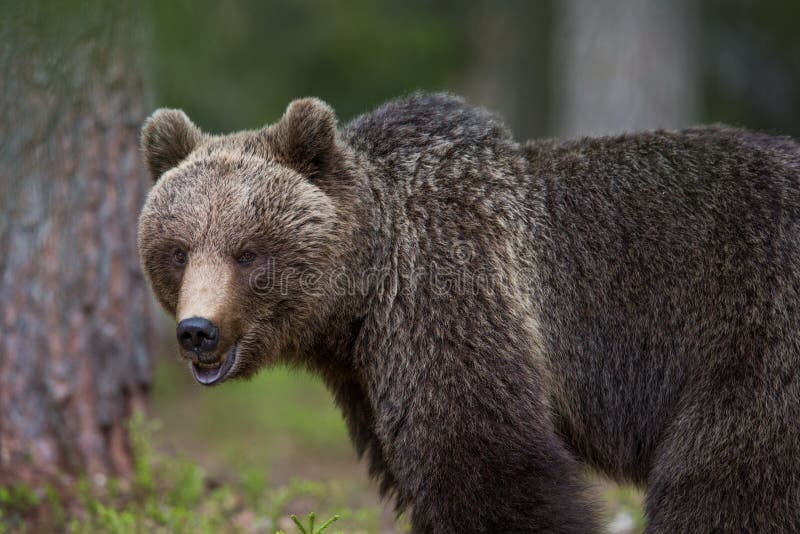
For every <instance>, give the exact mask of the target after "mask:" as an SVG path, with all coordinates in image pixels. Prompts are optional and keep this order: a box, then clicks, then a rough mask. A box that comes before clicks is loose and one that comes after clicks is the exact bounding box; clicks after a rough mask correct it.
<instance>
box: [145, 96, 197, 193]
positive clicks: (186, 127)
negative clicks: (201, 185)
mask: <svg viewBox="0 0 800 534" xmlns="http://www.w3.org/2000/svg"><path fill="white" fill-rule="evenodd" d="M202 138H203V133H202V132H201V131H200V128H198V127H197V126H195V125H194V123H192V121H190V120H189V117H187V116H186V113H184V112H183V111H181V110H179V109H163V108H162V109H159V110H156V111H155V112H154V113H153V114H152V115H150V117H148V118H147V120H146V121H144V125H143V126H142V138H141V147H142V153H143V154H144V161H145V164H146V165H147V170H148V171H150V176H152V178H153V181H154V182H155V181H157V180H158V179H159V178H160V177H161V175H162V174H164V173H165V172H167V171H168V170H170V169H172V168H173V167H176V166H177V165H178V164H179V163H180V162H181V161H183V160H184V159H185V158H186V156H188V155H189V153H191V151H192V150H194V148H195V147H196V146H197V145H198V143H200V141H201V139H202Z"/></svg>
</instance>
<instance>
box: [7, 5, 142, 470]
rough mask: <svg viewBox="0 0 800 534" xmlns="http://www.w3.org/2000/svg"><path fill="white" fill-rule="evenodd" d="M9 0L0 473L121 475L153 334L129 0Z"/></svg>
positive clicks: (127, 464) (135, 32) (134, 31)
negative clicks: (143, 266)
mask: <svg viewBox="0 0 800 534" xmlns="http://www.w3.org/2000/svg"><path fill="white" fill-rule="evenodd" d="M4 3H5V2H4ZM7 4H8V3H7ZM17 4H18V5H16V6H13V5H6V6H5V7H4V8H3V11H4V15H3V17H2V18H1V19H2V20H0V43H2V47H0V94H2V98H1V99H0V303H2V305H1V306H0V325H2V331H0V485H5V484H7V483H9V482H12V481H20V480H21V481H25V482H28V483H38V482H41V481H52V480H63V479H64V478H65V477H67V478H69V477H70V476H74V475H84V474H86V475H89V476H97V475H98V474H103V475H124V474H126V473H127V472H128V471H129V470H130V468H131V450H130V447H129V443H128V437H127V433H126V420H127V417H128V416H129V415H130V414H131V413H132V410H134V408H136V407H137V406H141V405H143V402H144V400H145V397H146V393H147V390H148V386H149V384H150V369H151V357H150V355H151V350H150V349H151V346H150V338H151V337H152V336H151V335H150V331H151V328H150V327H151V324H152V321H151V312H150V310H151V308H150V302H149V296H148V294H147V290H146V286H145V282H144V279H143V276H142V274H141V271H140V269H139V266H138V261H137V257H136V242H135V241H136V220H137V216H138V211H139V209H140V207H141V205H142V202H143V199H144V196H145V193H146V189H147V186H148V182H147V179H146V177H145V173H144V170H143V166H142V164H141V161H140V156H139V153H138V142H137V139H138V126H139V125H140V124H141V121H142V118H143V115H144V107H143V102H144V100H145V98H144V94H143V87H144V82H143V77H142V74H141V73H142V69H141V66H140V64H139V61H140V60H139V59H138V58H139V57H141V55H142V54H141V46H140V43H141V41H140V38H141V34H140V33H139V29H138V24H137V15H136V13H135V12H134V8H133V6H132V5H131V4H130V3H128V2H119V3H116V4H114V3H112V4H107V5H106V7H105V9H104V11H102V12H100V10H97V9H95V8H96V7H97V6H94V7H93V6H91V5H90V4H89V3H75V2H65V3H63V4H62V3H58V2H55V3H50V4H54V5H50V6H45V5H43V4H45V3H44V2H30V3H25V2H18V3H17ZM76 6H77V7H76ZM81 6H82V7H81Z"/></svg>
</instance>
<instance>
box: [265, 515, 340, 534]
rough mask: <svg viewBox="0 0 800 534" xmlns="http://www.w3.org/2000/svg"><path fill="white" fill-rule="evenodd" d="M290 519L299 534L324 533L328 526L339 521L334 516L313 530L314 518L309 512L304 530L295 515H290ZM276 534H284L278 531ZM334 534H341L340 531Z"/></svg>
mask: <svg viewBox="0 0 800 534" xmlns="http://www.w3.org/2000/svg"><path fill="white" fill-rule="evenodd" d="M291 517H292V521H294V524H295V525H297V528H298V530H300V533H301V534H322V532H323V531H325V529H327V528H328V527H329V526H331V525H332V524H333V523H335V522H336V521H338V520H339V516H338V515H335V516H333V517H331V518H330V519H328V520H327V521H325V522H324V523H322V524H321V525H320V526H319V528H317V529H314V520H315V519H316V516H315V514H314V512H311V513H310V514H308V529H306V528H305V527H304V526H303V524H302V523H301V522H300V520H299V519H297V516H296V515H294V514H292V516H291ZM277 534H284V533H283V532H280V531H278V533H277ZM336 534H342V531H341V530H340V531H339V532H337V533H336Z"/></svg>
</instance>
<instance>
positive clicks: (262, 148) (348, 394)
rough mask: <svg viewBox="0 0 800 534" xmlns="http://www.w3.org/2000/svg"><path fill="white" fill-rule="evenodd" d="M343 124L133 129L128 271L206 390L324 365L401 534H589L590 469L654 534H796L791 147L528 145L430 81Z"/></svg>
mask: <svg viewBox="0 0 800 534" xmlns="http://www.w3.org/2000/svg"><path fill="white" fill-rule="evenodd" d="M335 124H336V123H335V116H334V114H333V111H332V110H331V109H330V108H329V107H328V106H327V105H325V104H324V103H322V102H320V101H318V100H315V99H305V100H299V101H295V102H294V103H292V104H291V105H290V106H289V108H288V110H287V112H286V115H285V116H284V117H283V118H282V119H281V121H280V122H278V123H277V124H275V125H273V126H268V127H266V128H264V129H263V130H260V131H253V132H243V133H238V134H233V135H227V136H208V135H204V134H201V133H200V131H199V130H198V129H197V128H196V127H195V126H194V125H192V124H191V123H190V122H189V120H188V119H187V118H186V117H185V115H183V114H182V113H180V112H176V111H159V112H156V114H154V115H153V117H152V118H150V119H149V120H148V121H147V123H146V124H145V126H144V131H143V135H142V145H143V150H144V153H145V159H146V160H147V162H148V167H149V168H150V170H151V172H152V174H153V178H154V179H155V180H156V183H155V186H154V187H153V189H152V191H151V193H150V196H149V198H148V200H147V204H146V205H145V207H144V210H143V212H142V216H141V220H140V225H139V245H140V254H141V258H142V263H143V265H144V269H145V272H146V273H147V275H148V277H149V279H150V282H151V284H152V287H153V290H154V291H155V293H156V295H157V297H158V299H159V301H160V302H161V303H162V304H163V305H164V307H165V308H166V309H167V310H168V311H169V312H170V313H172V314H174V315H176V317H177V319H179V320H180V319H184V318H186V317H188V316H191V315H197V316H204V317H207V318H208V319H210V320H211V321H212V322H214V323H215V324H217V325H218V326H219V329H220V343H219V346H218V348H217V349H216V351H217V352H215V354H214V355H213V357H214V358H217V359H219V361H223V360H226V359H227V358H234V360H233V364H232V367H231V369H230V371H229V372H228V373H227V375H226V376H224V377H222V379H225V378H232V377H243V376H249V375H252V374H253V373H255V372H256V371H257V370H258V369H260V368H262V367H263V366H265V365H271V364H274V363H278V362H284V363H289V364H297V365H304V366H307V367H309V368H311V369H312V370H314V371H316V372H317V373H319V374H320V375H321V376H322V378H323V379H324V380H325V382H326V383H327V384H328V385H329V387H330V388H331V390H332V392H333V394H334V396H335V399H336V402H337V403H338V404H339V406H340V407H341V409H342V411H343V413H344V416H345V419H346V421H347V424H348V426H349V429H350V433H351V436H352V438H353V441H354V443H355V445H356V448H357V449H358V451H359V453H360V454H366V455H367V456H368V458H369V462H370V468H371V472H372V474H373V475H374V476H375V477H376V478H377V479H379V481H380V485H381V490H382V491H383V492H384V493H390V494H393V495H394V497H395V498H396V502H397V504H398V507H399V509H403V508H405V507H406V506H410V507H411V509H412V516H411V517H412V523H413V526H414V531H415V532H417V533H433V532H462V533H466V532H476V533H477V532H481V533H500V532H502V533H517V532H518V533H522V532H526V533H527V532H597V531H598V527H597V523H596V522H595V519H594V516H593V513H592V508H593V507H592V505H591V502H590V500H589V499H588V498H587V496H586V494H585V483H584V481H583V477H582V474H583V472H584V465H589V466H592V467H594V468H596V469H598V470H601V471H603V472H605V473H607V474H608V475H610V476H612V477H614V478H616V479H619V480H623V481H631V482H635V483H637V484H642V485H646V486H647V488H648V494H647V516H648V527H647V528H648V532H650V533H667V532H670V533H671V532H700V531H702V532H710V531H716V532H800V463H798V459H800V373H799V372H798V371H799V370H800V346H798V345H800V336H798V332H799V331H800V307H799V306H800V147H798V145H797V144H796V143H794V142H793V141H791V140H789V139H783V138H775V137H768V136H764V135H759V134H754V133H750V132H747V131H743V130H735V129H730V128H726V127H709V128H696V129H690V130H686V131H682V132H668V131H658V132H648V133H641V134H636V135H628V136H621V137H612V138H600V139H583V140H579V141H572V142H566V143H562V142H556V141H543V142H530V143H528V144H525V145H519V144H517V143H516V142H515V141H514V140H513V139H512V138H511V137H510V135H509V134H508V132H507V131H506V129H505V128H504V127H503V125H502V124H501V123H500V122H499V121H497V120H496V119H495V118H493V117H492V116H491V115H489V114H488V113H486V112H485V111H482V110H480V109H476V108H473V107H470V106H468V105H466V104H465V103H464V102H463V101H461V100H460V99H457V98H453V97H450V96H446V95H415V96H412V97H409V98H406V99H403V100H399V101H396V102H392V103H389V104H387V105H385V106H383V107H381V108H380V109H378V110H377V111H374V112H372V113H369V114H367V115H364V116H362V117H359V118H358V119H356V120H355V121H353V122H352V123H350V124H349V125H347V126H345V127H344V128H342V129H341V130H337V128H336V125H335ZM176 249H181V250H182V251H184V252H185V253H186V255H187V257H188V261H186V262H185V263H181V262H177V261H176V260H175V258H176V257H177V258H178V259H180V256H179V255H178V256H176V253H175V251H176ZM243 251H246V252H249V253H253V254H254V255H253V256H250V255H243ZM251 257H252V258H254V260H253V261H252V262H249V263H248V262H247V261H244V260H242V258H245V259H247V258H251Z"/></svg>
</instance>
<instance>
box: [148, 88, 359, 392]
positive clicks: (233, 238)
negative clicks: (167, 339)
mask: <svg viewBox="0 0 800 534" xmlns="http://www.w3.org/2000/svg"><path fill="white" fill-rule="evenodd" d="M141 148H142V151H143V154H144V160H145V163H146V166H147V168H148V170H149V172H150V174H151V176H152V179H153V180H154V185H153V187H152V188H151V190H150V192H149V194H148V197H147V200H146V203H145V206H144V208H143V210H142V213H141V216H140V219H139V228H138V247H139V256H140V260H141V264H142V266H143V269H144V272H145V274H146V277H147V279H148V281H149V283H150V286H151V288H152V290H153V292H154V293H155V296H156V298H157V300H158V301H159V302H160V304H161V305H162V306H163V308H164V309H165V310H166V311H167V312H168V313H169V314H170V315H171V316H173V317H174V318H175V319H176V321H177V323H178V328H177V335H178V342H179V345H180V351H181V354H182V355H183V356H184V357H185V358H186V359H187V360H188V361H190V362H191V367H192V370H193V373H194V376H195V378H196V379H197V380H198V382H200V383H201V384H206V385H211V384H215V383H219V382H221V381H223V380H225V379H227V378H231V377H246V376H250V375H252V374H253V373H254V372H255V371H256V370H257V369H258V368H260V367H261V366H263V365H265V364H267V363H270V362H275V361H278V360H279V359H280V357H281V356H282V355H285V354H291V353H296V352H297V351H300V350H302V347H303V346H308V345H310V344H313V343H314V342H315V340H314V337H315V335H317V334H318V333H319V332H320V330H321V329H322V328H323V326H322V325H323V324H324V323H325V322H326V321H327V320H328V316H329V314H330V313H331V310H332V309H335V308H336V306H334V303H333V301H334V299H335V296H334V295H333V294H332V292H331V291H330V288H329V287H327V286H326V285H325V284H324V283H323V282H322V280H327V279H330V277H329V276H324V275H327V274H330V273H332V272H335V271H336V270H337V269H340V268H342V266H343V265H346V261H344V259H343V257H344V256H345V255H346V254H347V250H348V249H349V248H350V247H351V245H352V235H353V234H354V233H355V232H354V230H353V221H352V218H351V217H349V214H350V213H351V211H352V210H350V209H349V208H348V204H351V203H352V202H353V199H352V198H350V197H348V194H349V193H348V187H347V185H346V184H347V183H348V180H349V179H350V176H349V175H350V173H351V172H352V169H351V167H352V166H348V163H347V162H348V157H347V153H348V150H347V147H346V146H345V145H344V144H343V142H342V141H341V140H340V138H339V135H338V133H337V128H336V117H335V114H334V112H333V110H332V109H331V108H330V107H329V106H328V105H327V104H325V103H324V102H322V101H320V100H317V99H313V98H307V99H301V100H296V101H294V102H292V103H291V104H290V105H289V107H288V108H287V110H286V113H285V114H284V116H283V117H282V119H281V120H280V121H279V122H277V123H276V124H274V125H270V126H267V127H265V128H263V129H261V130H256V131H247V132H239V133H235V134H230V135H209V134H206V133H203V132H202V131H201V130H200V129H199V128H198V127H197V126H195V125H194V124H193V123H192V122H191V121H190V120H189V118H188V117H187V116H186V115H185V114H184V113H183V112H182V111H178V110H170V109H160V110H158V111H156V112H155V113H153V115H152V116H151V117H150V118H148V119H147V121H146V122H145V123H144V126H143V128H142V136H141Z"/></svg>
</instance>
